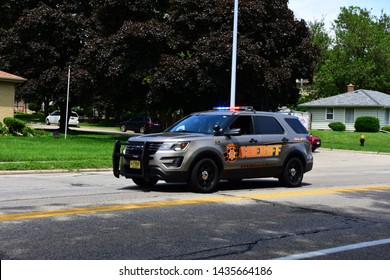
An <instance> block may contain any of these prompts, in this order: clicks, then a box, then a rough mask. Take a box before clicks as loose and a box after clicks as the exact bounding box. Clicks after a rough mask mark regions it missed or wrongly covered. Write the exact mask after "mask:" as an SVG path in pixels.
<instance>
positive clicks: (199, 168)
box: [188, 158, 219, 193]
mask: <svg viewBox="0 0 390 280" xmlns="http://www.w3.org/2000/svg"><path fill="white" fill-rule="evenodd" d="M218 180H219V170H218V166H217V164H216V163H215V161H213V160H212V159H210V158H204V159H201V160H199V161H198V162H197V163H196V164H195V165H194V167H193V168H192V170H191V175H190V177H189V179H188V185H189V186H190V187H191V188H192V189H193V190H194V191H196V192H200V193H210V192H213V191H215V190H216V188H217V183H218Z"/></svg>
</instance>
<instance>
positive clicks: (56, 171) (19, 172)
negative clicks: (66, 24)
mask: <svg viewBox="0 0 390 280" xmlns="http://www.w3.org/2000/svg"><path fill="white" fill-rule="evenodd" d="M109 171H112V169H111V168H101V169H94V168H86V169H78V170H67V169H45V170H1V171H0V176H1V175H24V174H60V173H87V172H109Z"/></svg>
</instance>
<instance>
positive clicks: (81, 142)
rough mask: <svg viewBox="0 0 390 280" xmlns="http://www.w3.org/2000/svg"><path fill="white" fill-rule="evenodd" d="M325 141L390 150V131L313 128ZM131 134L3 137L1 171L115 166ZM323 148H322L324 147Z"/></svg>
mask: <svg viewBox="0 0 390 280" xmlns="http://www.w3.org/2000/svg"><path fill="white" fill-rule="evenodd" d="M312 134H313V135H317V136H319V137H320V138H321V140H322V148H330V149H345V150H357V151H372V152H387V153H390V134H386V133H364V136H365V139H366V141H365V145H364V146H363V147H362V146H360V141H359V139H360V136H361V134H362V133H356V132H335V131H319V130H316V131H312ZM127 138H128V137H127V136H122V135H104V134H96V133H85V132H75V131H72V132H70V133H69V134H68V135H67V139H66V140H65V139H64V135H60V137H59V138H55V137H53V135H52V133H51V132H43V131H42V133H41V135H39V136H36V137H17V136H0V170H42V169H66V170H80V169H87V168H111V155H112V151H113V148H114V142H115V140H117V139H119V140H121V141H126V140H127ZM320 149H321V148H320Z"/></svg>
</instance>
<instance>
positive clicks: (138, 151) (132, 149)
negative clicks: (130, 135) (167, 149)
mask: <svg viewBox="0 0 390 280" xmlns="http://www.w3.org/2000/svg"><path fill="white" fill-rule="evenodd" d="M161 145H162V142H146V143H145V142H129V143H128V144H127V145H126V149H125V152H124V154H125V155H128V156H132V157H137V158H141V157H142V154H143V152H144V150H145V149H146V150H145V153H144V154H147V155H154V154H155V153H156V152H157V151H158V149H159V148H160V146H161Z"/></svg>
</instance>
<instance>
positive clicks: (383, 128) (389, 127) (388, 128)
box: [382, 125, 390, 132]
mask: <svg viewBox="0 0 390 280" xmlns="http://www.w3.org/2000/svg"><path fill="white" fill-rule="evenodd" d="M382 130H384V131H388V132H390V125H386V126H384V127H382Z"/></svg>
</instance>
